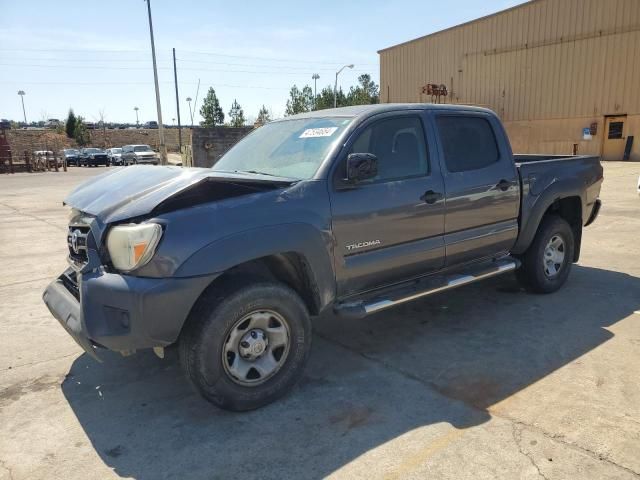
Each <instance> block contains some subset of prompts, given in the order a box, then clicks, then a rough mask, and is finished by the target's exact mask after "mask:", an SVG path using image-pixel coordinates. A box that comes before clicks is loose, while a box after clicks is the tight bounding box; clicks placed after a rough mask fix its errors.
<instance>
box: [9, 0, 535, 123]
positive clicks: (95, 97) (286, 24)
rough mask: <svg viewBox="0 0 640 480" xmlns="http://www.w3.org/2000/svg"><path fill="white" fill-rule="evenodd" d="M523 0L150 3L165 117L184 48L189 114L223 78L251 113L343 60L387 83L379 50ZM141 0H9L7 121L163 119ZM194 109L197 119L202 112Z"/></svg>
mask: <svg viewBox="0 0 640 480" xmlns="http://www.w3.org/2000/svg"><path fill="white" fill-rule="evenodd" d="M518 3H523V1H522V0H488V1H479V0H448V1H446V2H441V1H434V0H395V1H377V0H368V1H360V0H358V1H344V0H343V1H336V0H324V1H322V2H312V3H304V2H299V1H297V2H293V1H289V0H286V1H269V2H265V1H261V2H258V1H234V2H230V1H226V2H214V1H205V0H183V1H171V2H169V1H167V0H152V4H151V5H152V13H153V22H154V32H155V39H156V53H157V57H158V68H159V70H158V75H159V80H160V96H161V101H162V112H163V120H164V123H166V124H171V123H172V119H173V118H175V117H176V101H175V93H174V84H173V70H172V60H171V48H172V47H175V48H176V57H177V59H178V61H177V64H178V85H179V89H180V109H181V112H180V113H181V117H182V123H183V124H186V123H188V117H189V107H188V104H187V102H186V101H185V99H186V97H188V96H190V97H192V98H193V99H195V96H196V88H197V84H198V79H200V80H201V84H200V95H199V98H198V107H197V109H199V107H200V105H201V100H202V97H203V95H204V94H205V93H206V91H207V89H208V88H209V87H211V86H212V87H214V88H215V90H216V92H217V94H218V97H219V98H220V100H221V103H222V107H223V109H224V111H225V115H226V114H227V113H228V111H229V109H230V107H231V103H232V102H233V100H234V99H237V100H238V102H239V103H240V105H241V106H242V107H243V108H244V110H245V114H246V116H247V117H249V118H250V119H253V118H255V116H256V114H257V112H258V109H259V108H260V106H261V105H262V104H264V105H265V106H266V107H267V108H268V109H270V110H271V111H272V114H273V116H274V117H276V118H277V117H280V116H282V115H283V113H284V107H285V103H286V100H287V96H288V91H289V88H290V87H291V85H293V84H297V85H298V86H299V87H302V86H304V85H305V84H309V85H311V86H313V80H311V75H312V74H313V73H318V74H319V75H320V80H319V81H318V90H320V87H321V86H325V85H329V84H333V80H334V74H335V71H336V69H337V68H340V66H342V65H344V64H346V63H354V64H355V68H354V69H353V70H348V69H347V70H345V71H343V73H342V74H341V75H340V79H339V83H340V84H341V85H342V86H343V88H344V89H345V90H348V88H349V86H350V85H352V84H354V83H355V82H356V79H357V77H358V75H360V74H362V73H370V74H371V75H372V77H373V79H374V80H375V81H376V82H378V81H379V76H380V72H379V62H378V54H377V53H376V52H377V50H379V49H382V48H385V47H388V46H391V45H394V44H396V43H400V42H403V41H406V40H410V39H412V38H415V37H419V36H422V35H426V34H428V33H432V32H435V31H438V30H441V29H443V28H447V27H450V26H453V25H456V24H459V23H462V22H466V21H469V20H472V19H474V18H477V17H480V16H484V15H487V14H490V13H493V12H496V11H499V10H502V9H504V8H508V7H511V6H513V5H516V4H518ZM146 15H147V13H146V4H145V2H144V1H143V0H108V1H98V0H84V1H80V0H76V1H72V0H58V1H56V2H51V1H46V0H29V1H17V0H0V118H9V119H12V120H20V119H22V107H21V105H20V97H19V96H18V95H17V92H18V90H24V91H25V92H26V95H25V97H24V100H25V107H26V111H27V120H28V121H33V120H42V119H43V118H60V119H62V118H64V117H65V116H66V114H67V111H68V109H69V107H73V109H74V110H75V111H76V113H77V114H80V115H82V116H84V117H85V118H86V119H87V120H88V121H98V120H99V119H100V112H101V111H103V112H104V117H105V120H106V121H108V122H109V121H111V122H131V123H133V122H135V112H134V110H133V108H134V106H137V107H139V109H140V110H139V114H140V121H141V122H144V121H148V120H156V119H157V116H156V107H155V92H154V88H153V72H152V69H151V54H150V46H149V45H150V44H149V29H148V23H147V16H146ZM199 119H200V117H199V114H197V113H196V114H195V121H196V122H197V121H199Z"/></svg>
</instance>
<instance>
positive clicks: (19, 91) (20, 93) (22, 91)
mask: <svg viewBox="0 0 640 480" xmlns="http://www.w3.org/2000/svg"><path fill="white" fill-rule="evenodd" d="M18 95H20V100H22V114H23V115H24V126H25V127H26V126H27V113H26V112H25V110H24V96H25V95H26V93H24V90H18Z"/></svg>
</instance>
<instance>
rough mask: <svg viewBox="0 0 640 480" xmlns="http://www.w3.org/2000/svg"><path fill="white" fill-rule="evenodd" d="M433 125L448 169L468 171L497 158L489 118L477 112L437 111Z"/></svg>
mask: <svg viewBox="0 0 640 480" xmlns="http://www.w3.org/2000/svg"><path fill="white" fill-rule="evenodd" d="M436 126H437V129H438V135H439V137H440V144H441V146H442V150H443V156H444V161H445V166H446V168H447V171H449V172H451V173H458V172H467V171H472V170H479V169H482V168H486V167H489V166H491V165H493V164H494V163H497V162H498V161H499V160H500V150H499V149H498V143H497V141H496V136H495V133H494V131H493V127H492V126H491V123H490V122H489V120H488V119H486V118H484V117H482V116H479V115H469V116H464V115H438V116H437V117H436Z"/></svg>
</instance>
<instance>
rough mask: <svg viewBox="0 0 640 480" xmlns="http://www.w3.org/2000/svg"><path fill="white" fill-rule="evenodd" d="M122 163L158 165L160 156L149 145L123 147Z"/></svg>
mask: <svg viewBox="0 0 640 480" xmlns="http://www.w3.org/2000/svg"><path fill="white" fill-rule="evenodd" d="M122 161H123V162H124V163H125V164H126V165H136V164H139V163H140V164H144V163H151V164H153V165H157V164H158V162H159V161H160V158H159V157H158V154H157V153H156V152H154V151H153V150H152V149H151V147H150V146H149V145H125V146H124V147H122Z"/></svg>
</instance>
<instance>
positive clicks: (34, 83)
mask: <svg viewBox="0 0 640 480" xmlns="http://www.w3.org/2000/svg"><path fill="white" fill-rule="evenodd" d="M159 83H162V84H168V85H173V82H159ZM197 83H198V82H180V85H196V84H197ZM210 83H211V84H212V85H213V86H215V87H227V88H255V89H260V90H289V88H290V87H288V86H286V87H265V86H263V85H231V84H227V83H217V82H210ZM0 85H47V86H49V85H73V86H76V85H77V86H96V85H144V86H149V85H153V82H102V81H98V82H23V81H15V82H12V81H1V80H0Z"/></svg>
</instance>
